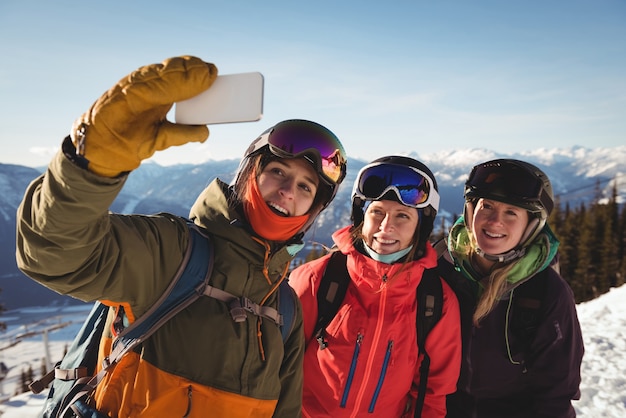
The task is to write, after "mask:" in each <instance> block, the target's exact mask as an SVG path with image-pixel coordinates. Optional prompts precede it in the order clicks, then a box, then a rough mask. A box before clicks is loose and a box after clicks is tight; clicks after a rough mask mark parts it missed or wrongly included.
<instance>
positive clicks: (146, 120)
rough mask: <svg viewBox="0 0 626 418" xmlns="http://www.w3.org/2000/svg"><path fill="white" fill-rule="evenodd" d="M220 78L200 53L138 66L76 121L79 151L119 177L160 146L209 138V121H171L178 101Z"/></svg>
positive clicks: (97, 169) (93, 166) (97, 168)
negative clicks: (185, 122)
mask: <svg viewBox="0 0 626 418" xmlns="http://www.w3.org/2000/svg"><path fill="white" fill-rule="evenodd" d="M215 77H217V68H216V67H215V65H213V64H210V63H206V62H204V61H202V60H200V59H199V58H195V57H189V56H183V57H175V58H170V59H167V60H165V61H163V63H161V64H152V65H147V66H144V67H141V68H139V69H138V70H136V71H134V72H133V73H131V74H130V75H128V76H127V77H124V78H123V79H121V80H120V81H119V82H118V83H117V84H116V85H115V86H113V87H112V88H111V89H110V90H109V91H108V92H106V93H105V94H103V95H102V97H100V98H99V99H98V100H97V101H96V102H95V103H94V104H93V105H92V106H91V109H89V111H88V112H86V113H85V114H83V115H82V116H81V117H80V118H78V119H77V120H76V121H75V122H74V125H73V126H72V134H71V137H72V142H73V143H74V146H75V147H76V152H77V153H78V154H80V155H82V156H83V157H85V158H86V159H87V160H88V161H89V165H88V169H89V170H90V171H92V172H94V173H96V174H99V175H101V176H105V177H116V176H118V175H119V174H120V173H122V172H125V171H131V170H134V169H135V168H137V167H139V164H141V161H142V160H144V159H146V158H150V157H151V156H152V155H153V154H154V153H155V151H160V150H164V149H166V148H168V147H171V146H173V145H182V144H186V143H187V142H204V141H205V140H206V139H207V138H208V136H209V129H208V128H207V127H206V126H204V125H199V126H191V125H177V124H175V123H171V122H169V121H168V120H166V115H167V113H168V112H169V110H170V109H171V108H172V105H173V104H174V103H175V102H179V101H182V100H186V99H189V98H191V97H193V96H196V95H198V94H200V93H201V92H203V91H204V90H206V89H208V88H209V87H210V86H211V84H213V81H214V80H215Z"/></svg>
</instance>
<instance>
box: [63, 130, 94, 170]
mask: <svg viewBox="0 0 626 418" xmlns="http://www.w3.org/2000/svg"><path fill="white" fill-rule="evenodd" d="M61 150H62V151H63V154H65V156H66V157H67V159H68V160H70V161H71V162H72V163H74V164H76V165H77V166H79V167H80V168H82V169H83V170H88V167H89V160H88V159H86V158H85V157H83V156H82V155H80V154H78V152H77V151H76V147H75V146H74V143H73V142H72V137H71V136H70V135H68V136H66V137H65V139H64V140H63V144H62V145H61Z"/></svg>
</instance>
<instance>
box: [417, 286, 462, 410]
mask: <svg viewBox="0 0 626 418" xmlns="http://www.w3.org/2000/svg"><path fill="white" fill-rule="evenodd" d="M441 282H442V286H443V310H442V313H441V319H440V320H439V322H438V323H437V324H436V325H435V326H434V327H433V329H432V330H431V331H430V333H429V334H428V337H427V338H426V352H427V353H428V355H429V356H430V370H429V373H428V381H427V386H426V396H425V397H424V406H423V409H422V415H421V416H422V418H442V417H445V416H446V396H447V395H448V394H450V393H453V392H454V391H456V384H457V380H458V378H459V372H460V369H461V318H460V313H459V302H458V300H457V298H456V296H455V294H454V292H453V291H452V289H451V288H450V286H449V285H448V284H447V283H446V282H445V281H444V280H441ZM421 361H422V359H421V358H420V361H419V362H418V369H417V370H416V372H415V373H416V374H415V380H414V385H413V386H414V389H413V390H412V396H411V397H412V398H413V399H414V400H415V399H416V396H417V391H416V390H417V388H418V387H419V381H420V375H419V364H421ZM414 402H415V401H414ZM411 416H413V415H411Z"/></svg>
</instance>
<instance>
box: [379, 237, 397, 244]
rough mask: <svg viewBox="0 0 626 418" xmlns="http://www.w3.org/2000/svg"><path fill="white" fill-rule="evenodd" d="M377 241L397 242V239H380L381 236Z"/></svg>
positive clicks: (383, 242) (385, 242) (382, 242)
mask: <svg viewBox="0 0 626 418" xmlns="http://www.w3.org/2000/svg"><path fill="white" fill-rule="evenodd" d="M376 241H378V242H380V243H381V244H393V243H395V242H396V240H395V239H380V238H376Z"/></svg>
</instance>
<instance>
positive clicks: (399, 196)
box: [351, 155, 439, 257]
mask: <svg viewBox="0 0 626 418" xmlns="http://www.w3.org/2000/svg"><path fill="white" fill-rule="evenodd" d="M398 167H400V168H407V167H408V168H410V169H412V171H413V172H414V174H416V175H417V176H418V178H422V179H423V181H422V182H420V183H419V184H417V183H411V184H400V183H402V181H403V180H404V179H402V178H399V177H398V176H396V177H395V178H394V171H395V169H396V168H398ZM372 169H376V171H377V173H375V174H380V175H374V176H368V173H370V172H371V171H372ZM400 177H402V176H400ZM367 188H369V189H370V190H365V189H367ZM415 191H418V192H419V196H415V195H414V194H413V193H412V192H415ZM405 193H407V194H406V195H405ZM405 196H408V198H410V199H420V197H421V199H422V200H419V201H418V200H414V201H413V202H407V201H406V200H407V197H405ZM373 200H394V201H396V202H399V203H401V204H403V205H405V206H409V207H414V208H416V209H417V212H418V217H419V221H418V225H417V229H418V230H417V231H416V234H415V238H414V239H415V241H414V245H415V247H416V250H417V252H416V254H417V256H418V257H421V255H422V254H423V253H424V249H425V247H426V242H428V240H429V237H430V234H431V232H432V230H433V225H434V223H435V217H436V216H437V211H438V210H439V188H438V186H437V180H436V179H435V176H434V175H433V173H432V171H431V170H430V169H429V168H428V167H426V165H425V164H423V163H422V162H420V161H418V160H416V159H414V158H411V157H407V156H399V155H390V156H385V157H381V158H377V159H376V160H374V161H372V162H370V163H369V164H367V165H365V166H364V167H363V168H362V169H361V170H360V171H359V173H358V174H357V177H356V179H355V181H354V186H353V189H352V214H351V220H352V224H353V228H355V227H358V226H359V225H361V223H362V222H363V219H364V207H365V203H366V202H367V201H373Z"/></svg>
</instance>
